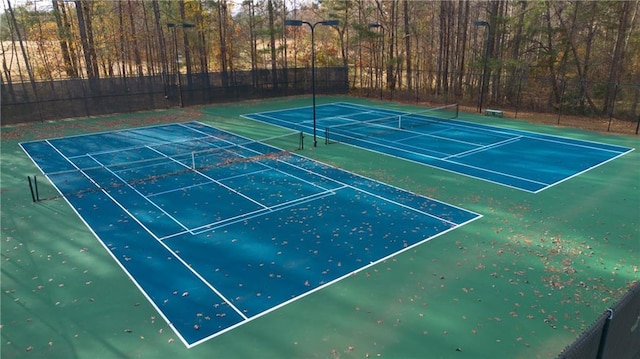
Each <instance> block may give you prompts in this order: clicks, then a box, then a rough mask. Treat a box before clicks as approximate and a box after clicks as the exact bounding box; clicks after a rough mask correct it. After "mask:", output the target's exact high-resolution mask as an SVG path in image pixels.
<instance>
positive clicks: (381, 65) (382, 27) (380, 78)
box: [369, 23, 384, 100]
mask: <svg viewBox="0 0 640 359" xmlns="http://www.w3.org/2000/svg"><path fill="white" fill-rule="evenodd" d="M378 27H379V28H381V29H382V38H381V39H382V46H381V47H382V50H381V52H380V70H379V71H376V72H377V73H378V76H377V77H378V81H379V82H380V99H381V100H382V85H383V83H384V82H383V81H382V72H383V71H384V26H382V24H378V23H375V24H369V28H370V29H373V28H378Z"/></svg>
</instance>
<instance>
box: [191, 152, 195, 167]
mask: <svg viewBox="0 0 640 359" xmlns="http://www.w3.org/2000/svg"><path fill="white" fill-rule="evenodd" d="M191 169H192V170H194V171H195V170H196V153H195V152H193V151H192V152H191Z"/></svg>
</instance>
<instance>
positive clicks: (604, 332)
mask: <svg viewBox="0 0 640 359" xmlns="http://www.w3.org/2000/svg"><path fill="white" fill-rule="evenodd" d="M607 312H609V317H607V320H606V321H605V322H604V326H603V327H602V335H601V336H600V344H599V345H598V354H597V355H596V359H602V355H603V354H604V347H605V345H606V344H607V334H608V333H609V325H610V324H611V320H612V319H613V309H612V308H609V309H607Z"/></svg>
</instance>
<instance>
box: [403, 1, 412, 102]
mask: <svg viewBox="0 0 640 359" xmlns="http://www.w3.org/2000/svg"><path fill="white" fill-rule="evenodd" d="M402 7H403V12H404V51H405V56H406V64H407V66H406V67H407V69H406V71H407V89H409V90H411V89H412V88H413V82H412V76H413V73H412V71H413V68H412V66H411V32H410V29H409V0H404V1H403V4H402Z"/></svg>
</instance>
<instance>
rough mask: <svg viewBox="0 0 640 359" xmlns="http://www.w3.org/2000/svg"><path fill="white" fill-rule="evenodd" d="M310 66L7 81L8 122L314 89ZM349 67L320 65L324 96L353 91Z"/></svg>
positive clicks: (318, 87) (319, 87) (4, 108)
mask: <svg viewBox="0 0 640 359" xmlns="http://www.w3.org/2000/svg"><path fill="white" fill-rule="evenodd" d="M311 79H312V73H311V69H309V68H291V69H281V70H278V71H271V70H256V71H236V72H229V73H205V74H194V75H185V74H181V75H180V76H179V77H178V76H177V75H175V74H173V75H166V76H162V75H158V76H144V77H120V78H101V79H71V80H59V81H47V82H35V83H29V82H26V83H13V84H2V98H1V100H2V113H1V118H2V124H3V125H9V124H18V123H25V122H34V121H48V120H56V119H63V118H72V117H84V116H96V115H105V114H112V113H128V112H135V111H147V110H154V109H163V108H170V107H187V106H193V105H202V104H209V103H221V102H230V101H239V100H247V99H262V98H270V97H279V96H288V95H300V94H306V93H311V90H312V86H311ZM348 90H349V86H348V77H347V69H346V68H343V67H327V68H316V91H317V93H319V94H346V93H348Z"/></svg>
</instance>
